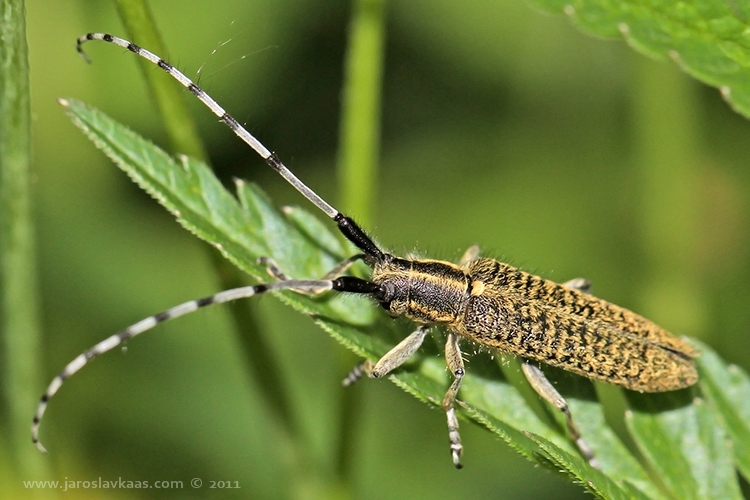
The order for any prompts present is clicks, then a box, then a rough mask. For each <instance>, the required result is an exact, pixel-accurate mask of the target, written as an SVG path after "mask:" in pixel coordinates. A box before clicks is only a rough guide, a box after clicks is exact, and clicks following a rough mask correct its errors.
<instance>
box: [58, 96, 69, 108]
mask: <svg viewBox="0 0 750 500" xmlns="http://www.w3.org/2000/svg"><path fill="white" fill-rule="evenodd" d="M57 103H58V104H59V105H60V106H62V107H63V108H67V107H69V106H70V101H69V100H67V99H64V98H62V97H61V98H59V99H58V100H57Z"/></svg>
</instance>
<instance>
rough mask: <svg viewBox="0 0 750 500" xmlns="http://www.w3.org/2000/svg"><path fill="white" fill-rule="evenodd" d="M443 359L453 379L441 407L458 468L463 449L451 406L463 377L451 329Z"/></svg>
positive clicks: (461, 361) (459, 353)
mask: <svg viewBox="0 0 750 500" xmlns="http://www.w3.org/2000/svg"><path fill="white" fill-rule="evenodd" d="M445 360H446V362H447V363H448V368H449V369H450V371H451V373H452V374H453V377H454V379H453V383H452V384H451V386H450V387H449V388H448V392H446V393H445V397H444V398H443V409H444V410H445V414H446V416H447V418H448V437H449V439H450V444H451V455H452V456H453V465H455V466H456V468H457V469H460V468H461V467H462V465H461V452H462V451H463V446H462V445H461V436H460V435H459V433H458V418H457V417H456V410H455V408H453V403H454V402H455V401H456V395H457V394H458V389H459V388H460V387H461V380H462V379H463V378H464V360H463V358H462V357H461V349H460V348H459V347H458V335H456V334H455V333H453V332H451V331H449V332H448V341H447V342H446V343H445Z"/></svg>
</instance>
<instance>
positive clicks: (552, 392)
mask: <svg viewBox="0 0 750 500" xmlns="http://www.w3.org/2000/svg"><path fill="white" fill-rule="evenodd" d="M521 369H522V370H523V374H524V375H525V376H526V379H527V380H528V381H529V383H530V384H531V387H532V388H533V389H534V390H535V391H536V393H537V394H539V395H540V396H541V397H542V399H544V400H545V401H547V402H548V403H549V404H551V405H552V406H554V407H555V408H557V409H558V410H560V411H561V412H562V413H563V414H564V415H565V422H566V423H567V426H568V432H569V433H570V436H571V437H572V438H573V440H574V441H575V443H576V446H578V449H579V450H580V451H581V454H582V455H583V457H584V458H585V459H586V460H587V461H588V463H590V464H591V465H592V466H594V467H596V468H597V469H598V468H599V462H598V461H597V460H596V458H595V457H594V451H593V450H592V449H591V447H590V446H589V445H588V443H586V441H584V440H583V438H582V437H581V432H580V431H579V430H578V427H577V426H576V424H575V422H573V415H572V414H571V413H570V409H569V408H568V402H567V401H565V398H563V397H562V396H561V395H560V393H559V392H557V389H555V387H554V386H553V385H552V383H551V382H550V381H549V380H548V379H547V377H546V376H545V375H544V372H542V370H541V369H540V368H539V367H538V366H536V365H534V364H531V363H529V362H528V361H526V360H524V361H523V363H521Z"/></svg>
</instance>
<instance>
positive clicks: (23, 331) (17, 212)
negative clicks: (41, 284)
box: [0, 0, 44, 479]
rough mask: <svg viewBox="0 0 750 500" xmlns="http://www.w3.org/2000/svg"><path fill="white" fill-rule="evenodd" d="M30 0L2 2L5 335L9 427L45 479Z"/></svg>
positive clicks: (28, 466)
mask: <svg viewBox="0 0 750 500" xmlns="http://www.w3.org/2000/svg"><path fill="white" fill-rule="evenodd" d="M25 16H26V12H25V6H24V2H23V0H3V1H2V2H0V259H1V262H0V279H2V283H0V293H1V294H2V302H1V303H0V322H1V323H0V332H1V333H2V342H3V345H2V354H3V356H2V367H3V371H2V376H1V377H0V380H2V382H1V383H2V391H3V394H2V396H3V418H2V425H3V427H4V428H3V431H4V434H5V435H6V436H8V438H9V442H8V443H7V445H8V449H9V450H10V452H11V454H12V455H11V456H12V457H13V458H12V460H13V462H14V463H15V464H16V467H17V472H18V473H19V474H21V475H22V476H23V477H24V478H25V479H41V477H40V475H41V473H43V468H44V462H43V461H42V460H41V459H42V457H41V455H39V454H38V453H37V452H36V450H34V448H33V447H32V446H31V443H30V439H29V424H30V416H31V413H32V412H33V409H34V407H35V406H36V402H37V395H38V394H39V392H40V390H41V387H42V386H41V384H42V380H41V373H40V371H39V367H40V366H41V364H40V362H39V358H40V355H39V345H40V330H41V329H40V325H39V309H40V308H39V300H38V290H37V275H36V262H35V256H36V250H35V244H34V228H33V225H32V217H31V207H32V202H31V194H30V182H29V176H30V172H29V163H30V156H31V137H30V136H31V119H30V115H31V111H30V97H29V63H28V47H27V45H26V25H25V23H26V18H25Z"/></svg>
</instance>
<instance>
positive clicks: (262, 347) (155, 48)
mask: <svg viewBox="0 0 750 500" xmlns="http://www.w3.org/2000/svg"><path fill="white" fill-rule="evenodd" d="M117 9H118V12H119V14H120V18H121V19H122V22H123V24H124V25H125V26H126V29H127V31H128V36H129V37H130V38H131V39H132V40H134V41H135V42H136V43H138V44H140V45H142V46H144V47H148V49H149V50H151V51H152V52H154V53H157V54H159V55H163V54H166V53H167V52H166V47H165V45H164V43H163V42H162V40H161V36H160V35H159V32H158V30H157V28H156V23H155V21H154V18H153V15H152V14H151V10H150V8H149V7H148V2H145V1H143V0H117ZM138 62H139V64H140V67H141V70H142V73H143V77H144V78H145V80H146V83H147V85H148V88H149V89H150V91H151V95H152V97H153V99H154V101H155V102H156V103H157V105H158V108H159V113H160V115H161V117H162V121H163V122H164V127H165V129H166V132H167V134H168V136H169V139H170V143H171V146H172V151H173V152H181V153H184V154H187V155H189V156H192V157H194V158H198V159H200V160H202V161H204V162H206V163H208V155H207V153H206V150H205V147H204V146H203V143H202V141H201V139H200V135H199V134H198V127H197V126H196V124H195V121H194V120H193V118H192V116H191V114H190V111H189V110H188V108H187V106H186V105H185V99H184V97H185V93H184V92H183V89H182V87H181V86H180V85H179V84H177V83H176V82H175V81H174V79H173V78H171V77H170V76H169V75H167V74H166V73H164V72H162V71H154V66H153V64H151V63H150V62H148V61H145V60H143V59H141V58H138ZM208 252H209V256H210V259H211V262H212V264H213V266H214V269H215V271H216V275H217V277H218V279H219V283H220V286H221V288H222V289H225V290H226V289H229V288H235V287H238V286H243V285H245V284H246V283H245V278H246V277H245V275H244V274H243V273H241V272H240V271H239V270H238V269H236V268H235V267H234V266H233V265H231V264H230V263H229V262H228V261H227V260H226V259H224V257H223V256H221V255H220V254H219V252H217V251H215V250H214V249H212V248H209V249H208ZM229 311H230V314H231V316H232V320H233V322H234V324H235V327H236V330H237V332H238V334H239V335H240V341H241V344H242V346H243V348H244V349H243V351H244V355H245V360H246V361H247V366H248V370H249V371H250V375H251V376H252V378H253V379H254V381H255V382H256V384H257V386H258V388H259V389H260V391H261V396H262V397H263V399H264V401H265V403H266V405H265V406H266V407H267V408H269V409H270V410H271V412H272V413H273V417H274V420H275V421H276V422H279V423H280V428H281V430H282V432H283V433H284V434H285V435H286V437H287V438H288V439H290V440H295V435H296V429H295V424H294V422H295V420H294V418H293V415H292V411H291V404H290V403H289V399H288V392H287V391H286V390H285V387H284V385H283V383H282V377H281V375H280V373H281V372H280V368H279V367H278V365H277V363H276V362H275V359H276V358H275V356H274V354H273V351H272V350H271V348H270V346H269V345H268V342H267V341H266V339H265V337H264V335H263V332H262V329H261V328H259V327H258V324H257V321H256V319H255V316H254V315H253V313H252V311H251V309H250V306H247V307H241V306H237V307H232V308H229Z"/></svg>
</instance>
